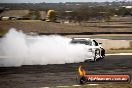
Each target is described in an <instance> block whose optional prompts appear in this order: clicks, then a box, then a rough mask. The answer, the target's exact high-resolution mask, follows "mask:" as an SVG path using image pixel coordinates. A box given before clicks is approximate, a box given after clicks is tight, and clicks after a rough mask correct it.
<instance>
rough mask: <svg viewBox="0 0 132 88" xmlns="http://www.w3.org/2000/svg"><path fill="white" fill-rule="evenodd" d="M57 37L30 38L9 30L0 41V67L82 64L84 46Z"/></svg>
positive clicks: (85, 53) (84, 53)
mask: <svg viewBox="0 0 132 88" xmlns="http://www.w3.org/2000/svg"><path fill="white" fill-rule="evenodd" d="M70 41H71V39H70V38H66V37H62V36H59V35H49V36H46V35H44V36H31V35H26V34H24V33H23V32H22V31H16V30H15V29H13V28H12V29H10V30H9V32H8V33H7V34H6V35H5V36H4V37H3V38H2V39H1V40H0V56H1V57H0V67H10V66H22V65H47V64H65V63H77V62H83V61H84V60H85V59H86V56H87V55H88V49H87V48H86V45H82V44H71V43H70Z"/></svg>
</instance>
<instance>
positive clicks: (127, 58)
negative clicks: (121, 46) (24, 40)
mask: <svg viewBox="0 0 132 88" xmlns="http://www.w3.org/2000/svg"><path fill="white" fill-rule="evenodd" d="M80 65H82V66H83V67H84V69H85V70H86V73H87V74H93V73H95V74H100V73H102V74H112V73H113V74H130V75H131V77H132V55H111V56H106V57H105V58H104V59H100V60H98V61H97V62H82V63H71V64H60V65H34V66H33V65H32V66H22V67H0V88H36V87H46V86H64V85H77V83H76V76H77V75H78V67H79V66H80Z"/></svg>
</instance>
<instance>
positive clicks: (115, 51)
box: [106, 49, 132, 54]
mask: <svg viewBox="0 0 132 88" xmlns="http://www.w3.org/2000/svg"><path fill="white" fill-rule="evenodd" d="M106 53H107V54H111V53H132V49H124V50H123V49H122V50H121V49H119V50H117V49H115V50H114V49H112V50H107V51H106Z"/></svg>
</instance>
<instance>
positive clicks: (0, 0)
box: [0, 0, 132, 3]
mask: <svg viewBox="0 0 132 88" xmlns="http://www.w3.org/2000/svg"><path fill="white" fill-rule="evenodd" d="M105 1H110V2H111V1H114V0H0V3H40V2H48V3H58V2H105ZM118 1H123V0H118ZM126 1H132V0H126Z"/></svg>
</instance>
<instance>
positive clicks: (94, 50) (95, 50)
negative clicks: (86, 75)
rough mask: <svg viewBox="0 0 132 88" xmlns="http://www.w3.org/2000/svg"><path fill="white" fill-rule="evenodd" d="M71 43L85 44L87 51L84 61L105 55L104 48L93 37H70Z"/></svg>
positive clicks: (94, 59)
mask: <svg viewBox="0 0 132 88" xmlns="http://www.w3.org/2000/svg"><path fill="white" fill-rule="evenodd" d="M71 44H85V45H86V47H87V49H88V53H90V54H89V55H88V57H87V58H86V61H88V60H90V61H94V62H95V61H96V60H97V59H99V58H104V57H105V49H104V48H103V47H102V46H101V44H102V43H98V42H97V41H96V40H94V39H90V38H72V40H71Z"/></svg>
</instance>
